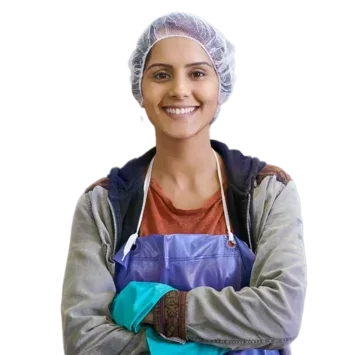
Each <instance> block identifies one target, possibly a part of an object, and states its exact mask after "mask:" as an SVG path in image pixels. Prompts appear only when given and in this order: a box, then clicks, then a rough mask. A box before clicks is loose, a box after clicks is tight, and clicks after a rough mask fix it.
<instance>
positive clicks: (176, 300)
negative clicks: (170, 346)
mask: <svg viewBox="0 0 355 355" xmlns="http://www.w3.org/2000/svg"><path fill="white" fill-rule="evenodd" d="M186 296H187V292H182V291H170V292H168V293H166V294H165V296H163V297H162V298H161V299H160V301H159V302H158V303H157V304H156V305H155V307H154V309H153V327H154V329H155V331H156V332H157V333H160V334H163V335H165V336H166V337H168V338H180V339H183V340H187V335H186V318H185V314H186Z"/></svg>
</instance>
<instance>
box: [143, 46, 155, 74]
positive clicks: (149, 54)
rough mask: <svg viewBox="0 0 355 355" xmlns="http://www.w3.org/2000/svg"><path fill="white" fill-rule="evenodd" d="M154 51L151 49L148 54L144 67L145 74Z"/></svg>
mask: <svg viewBox="0 0 355 355" xmlns="http://www.w3.org/2000/svg"><path fill="white" fill-rule="evenodd" d="M152 49H153V48H151V49H150V50H149V52H148V54H147V56H146V58H145V62H144V67H143V73H144V71H145V68H146V66H147V63H148V62H149V59H150V57H151V56H152Z"/></svg>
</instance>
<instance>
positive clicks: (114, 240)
mask: <svg viewBox="0 0 355 355" xmlns="http://www.w3.org/2000/svg"><path fill="white" fill-rule="evenodd" d="M107 202H108V204H109V206H110V210H111V214H112V219H113V229H114V232H113V234H114V235H113V246H112V260H113V257H114V256H115V251H116V243H117V237H118V235H117V221H116V216H115V213H114V210H113V207H112V204H111V201H110V199H109V198H108V197H107Z"/></svg>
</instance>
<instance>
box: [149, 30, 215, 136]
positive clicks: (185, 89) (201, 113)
mask: <svg viewBox="0 0 355 355" xmlns="http://www.w3.org/2000/svg"><path fill="white" fill-rule="evenodd" d="M146 66H147V69H146V70H145V71H144V74H143V80H142V96H143V103H142V106H143V107H144V108H145V110H146V112H147V115H148V118H149V119H150V121H151V122H152V124H153V125H154V127H155V131H156V139H157V141H159V142H160V141H161V140H164V139H171V138H179V139H186V138H190V137H192V136H194V135H196V134H200V135H205V136H206V137H208V136H209V125H210V122H211V121H212V120H213V117H214V115H215V113H216V110H217V105H218V92H219V81H218V76H217V74H216V72H215V70H214V68H213V65H212V62H211V60H210V58H209V56H208V55H207V54H206V51H204V50H203V48H202V47H201V46H200V45H199V44H197V43H196V42H195V41H192V40H190V39H187V38H179V37H174V38H166V39H164V40H161V41H159V42H158V43H157V44H156V45H155V46H154V47H153V48H152V50H151V55H150V58H149V61H148V62H147V64H146Z"/></svg>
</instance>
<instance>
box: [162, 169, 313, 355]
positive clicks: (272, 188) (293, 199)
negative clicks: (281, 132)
mask: <svg viewBox="0 0 355 355" xmlns="http://www.w3.org/2000/svg"><path fill="white" fill-rule="evenodd" d="M254 211H255V212H254V223H255V230H256V233H255V234H256V239H257V240H256V244H257V251H256V260H255V263H254V265H253V270H252V274H251V280H250V286H249V287H244V288H243V289H241V290H240V291H238V292H236V291H234V289H233V288H232V287H226V288H224V289H223V290H221V291H220V292H218V291H215V290H214V289H213V288H210V287H198V288H195V289H193V290H191V291H190V292H188V293H187V296H186V303H184V302H185V301H184V298H183V297H180V295H179V294H178V293H177V292H174V293H175V294H174V293H170V294H167V295H166V296H165V298H167V297H170V298H173V301H171V300H170V301H169V304H174V303H175V306H174V307H169V308H170V313H169V312H167V311H165V312H164V313H165V314H167V316H166V318H165V321H166V324H165V325H164V327H165V328H169V327H170V326H171V324H175V323H177V324H178V323H180V324H183V323H185V324H183V327H182V326H181V325H180V326H179V327H175V328H176V329H184V328H185V329H184V330H185V333H184V334H182V333H181V332H180V333H177V332H175V334H171V335H174V336H178V337H181V338H184V339H188V340H192V341H197V342H201V343H205V344H211V345H215V346H217V347H221V348H229V349H231V350H242V349H250V348H253V349H255V348H263V349H281V348H285V347H288V345H289V344H290V343H291V342H292V341H293V340H294V339H295V338H296V337H297V335H298V333H299V330H300V326H301V319H302V313H303V305H304V299H305V293H306V283H307V277H306V259H305V252H304V244H303V222H302V217H301V205H300V200H299V196H298V193H297V190H296V186H295V183H294V182H293V181H292V180H290V181H289V182H288V183H287V184H284V183H282V182H280V181H278V180H277V179H276V177H275V176H271V177H270V176H269V177H266V178H265V179H264V180H263V181H262V183H261V184H260V186H258V187H257V188H256V189H255V191H254ZM180 300H182V301H180ZM181 302H183V303H184V304H180V303H181ZM174 310H176V312H174ZM181 311H182V312H181ZM170 323H171V324H170Z"/></svg>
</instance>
